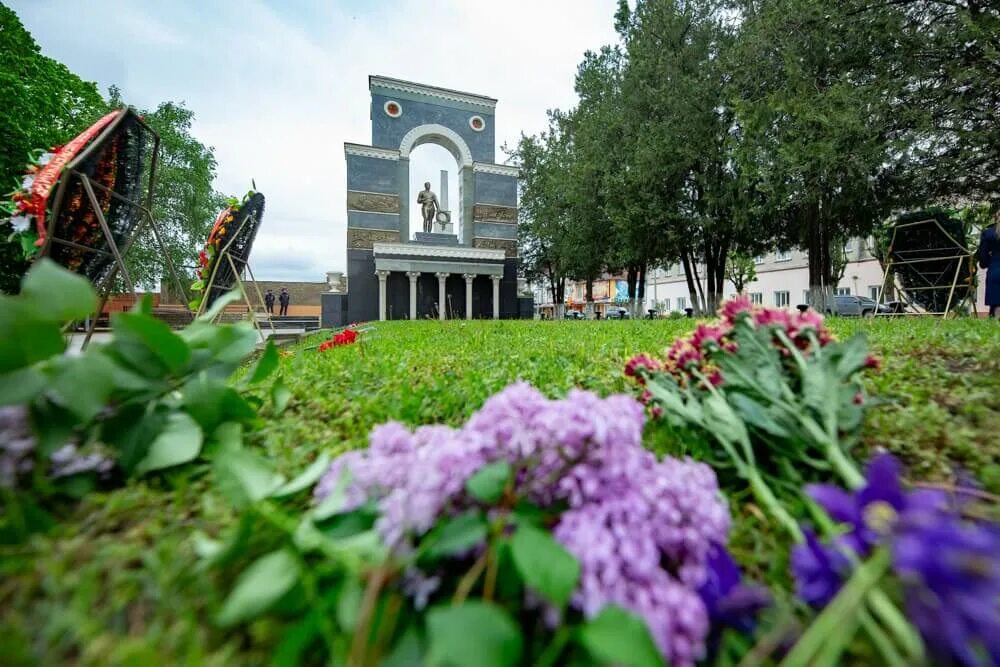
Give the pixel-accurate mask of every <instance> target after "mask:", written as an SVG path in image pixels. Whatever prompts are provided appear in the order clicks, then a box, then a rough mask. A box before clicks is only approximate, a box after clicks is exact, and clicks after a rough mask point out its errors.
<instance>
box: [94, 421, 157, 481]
mask: <svg viewBox="0 0 1000 667" xmlns="http://www.w3.org/2000/svg"><path fill="white" fill-rule="evenodd" d="M167 414H168V413H167V411H166V409H165V408H163V407H162V406H155V407H154V408H153V409H151V410H149V411H147V406H145V405H129V406H126V407H125V408H124V409H123V410H122V411H121V412H119V413H118V414H117V415H114V416H113V417H111V418H110V419H108V420H107V421H105V422H103V423H102V424H101V438H102V439H103V440H104V442H106V443H108V444H109V445H111V446H113V447H115V449H117V450H118V464H119V465H120V466H121V467H122V468H123V469H124V470H125V472H126V473H128V474H132V472H133V471H134V470H135V467H136V465H138V463H139V462H140V461H142V460H143V459H144V458H145V457H146V453H147V452H148V451H149V448H150V444H151V443H152V442H153V441H154V440H155V439H156V437H157V436H158V435H159V433H160V431H162V430H163V428H164V427H165V425H166V421H167Z"/></svg>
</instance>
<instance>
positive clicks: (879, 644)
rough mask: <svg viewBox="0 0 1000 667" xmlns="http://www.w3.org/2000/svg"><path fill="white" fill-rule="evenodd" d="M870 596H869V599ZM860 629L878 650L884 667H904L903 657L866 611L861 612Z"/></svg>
mask: <svg viewBox="0 0 1000 667" xmlns="http://www.w3.org/2000/svg"><path fill="white" fill-rule="evenodd" d="M870 597H871V596H869V599H870ZM861 627H862V628H863V629H864V631H865V632H866V633H867V634H868V637H869V638H870V639H871V640H872V644H874V645H875V648H877V649H878V652H879V653H880V654H881V655H882V659H883V660H885V665H886V667H906V661H905V660H904V659H903V656H901V655H900V654H899V651H897V650H896V647H895V646H894V645H893V643H892V640H891V639H890V638H889V636H888V635H887V634H885V630H883V629H882V628H881V627H879V625H878V623H876V622H875V619H874V618H872V615H871V613H869V612H868V610H867V609H866V610H864V611H862V612H861Z"/></svg>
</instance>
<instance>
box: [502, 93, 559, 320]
mask: <svg viewBox="0 0 1000 667" xmlns="http://www.w3.org/2000/svg"><path fill="white" fill-rule="evenodd" d="M506 150H507V152H508V154H509V155H510V156H511V158H512V159H513V161H514V163H515V164H517V165H518V167H519V168H520V178H519V182H520V197H519V200H518V203H519V209H518V216H519V218H520V220H519V225H518V242H519V246H520V255H521V273H522V275H523V276H524V278H525V279H526V280H528V281H529V282H539V281H540V282H544V283H545V284H546V285H547V287H548V289H549V292H550V294H551V295H552V303H553V305H554V308H555V311H556V316H557V317H559V316H561V314H562V309H563V305H564V303H565V297H566V280H567V278H568V277H569V275H570V272H571V268H570V265H569V261H568V257H569V251H568V249H567V238H568V235H567V230H568V228H569V226H570V218H571V206H570V203H569V198H568V196H567V193H568V190H569V172H570V137H569V133H568V131H567V119H566V118H565V115H564V114H562V113H561V112H559V111H558V110H556V111H550V112H549V128H548V131H546V132H541V133H539V134H538V135H532V136H525V135H522V136H521V139H520V141H518V144H517V146H516V147H514V148H513V149H506Z"/></svg>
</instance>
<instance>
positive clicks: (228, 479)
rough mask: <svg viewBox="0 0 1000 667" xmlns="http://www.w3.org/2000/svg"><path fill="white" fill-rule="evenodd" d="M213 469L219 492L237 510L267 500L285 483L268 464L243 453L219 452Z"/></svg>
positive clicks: (260, 458) (238, 450) (250, 453)
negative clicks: (236, 507)
mask: <svg viewBox="0 0 1000 667" xmlns="http://www.w3.org/2000/svg"><path fill="white" fill-rule="evenodd" d="M213 468H214V470H215V474H216V477H217V478H218V481H219V490H220V492H221V493H222V494H223V495H224V496H225V497H226V498H227V499H228V500H229V501H230V502H232V503H233V504H235V505H236V506H238V507H242V506H244V505H248V504H251V503H255V502H257V501H258V500H262V499H264V498H266V497H268V496H269V495H270V494H272V493H274V491H275V489H277V488H278V487H280V486H281V485H282V484H284V482H285V478H284V477H282V476H281V475H279V474H278V473H276V472H275V471H274V469H273V468H272V467H271V464H270V463H268V462H267V460H265V459H263V458H262V457H260V456H258V455H257V454H254V453H252V452H249V451H247V450H245V449H235V450H231V451H226V452H220V454H219V455H218V456H217V457H216V459H215V463H214V464H213Z"/></svg>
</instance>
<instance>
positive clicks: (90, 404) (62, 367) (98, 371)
mask: <svg viewBox="0 0 1000 667" xmlns="http://www.w3.org/2000/svg"><path fill="white" fill-rule="evenodd" d="M54 361H55V363H54V364H53V366H54V368H55V373H54V375H53V377H52V379H51V380H50V381H49V388H48V395H50V396H51V397H52V399H53V400H55V401H56V402H57V403H59V404H60V405H62V406H63V407H65V408H66V409H67V410H69V411H70V412H72V413H73V414H74V415H76V416H77V417H78V418H79V419H80V421H82V422H88V421H90V420H91V419H92V418H94V417H95V416H96V415H97V414H98V413H99V412H100V411H101V410H103V409H104V406H105V405H106V404H107V402H108V399H109V398H110V396H111V393H112V391H113V390H114V388H115V387H114V374H115V365H114V364H113V363H112V362H111V360H110V359H108V358H107V357H106V356H104V355H103V354H99V353H98V354H93V353H91V354H85V355H83V356H80V357H61V358H59V359H56V360H54Z"/></svg>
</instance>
